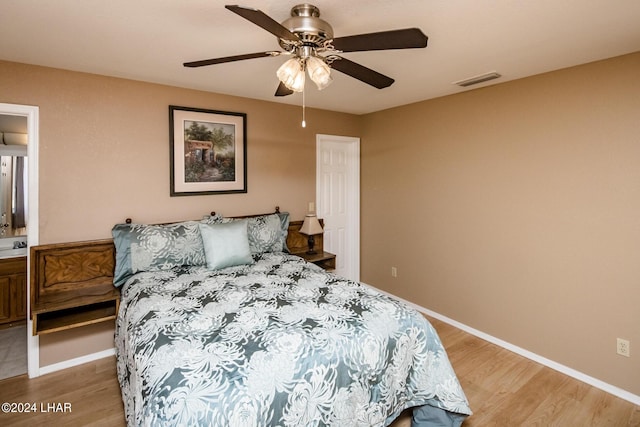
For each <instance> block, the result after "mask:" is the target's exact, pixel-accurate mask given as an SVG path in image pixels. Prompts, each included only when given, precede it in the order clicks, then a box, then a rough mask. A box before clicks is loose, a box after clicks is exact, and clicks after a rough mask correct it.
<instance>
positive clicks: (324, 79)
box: [307, 56, 333, 90]
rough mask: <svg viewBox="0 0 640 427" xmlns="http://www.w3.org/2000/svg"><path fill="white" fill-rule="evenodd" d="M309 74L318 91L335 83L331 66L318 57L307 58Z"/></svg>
mask: <svg viewBox="0 0 640 427" xmlns="http://www.w3.org/2000/svg"><path fill="white" fill-rule="evenodd" d="M307 72H308V73H309V77H311V80H313V82H314V83H315V84H316V86H318V90H322V89H324V88H325V87H327V86H329V85H330V84H331V82H332V81H333V78H331V69H330V68H329V66H328V65H327V64H326V63H325V62H324V61H323V60H322V59H320V58H318V57H316V56H310V57H309V58H307Z"/></svg>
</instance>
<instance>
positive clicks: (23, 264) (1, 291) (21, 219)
mask: <svg viewBox="0 0 640 427" xmlns="http://www.w3.org/2000/svg"><path fill="white" fill-rule="evenodd" d="M0 119H3V121H2V122H1V123H4V124H3V125H2V127H3V129H0V132H2V145H3V147H0V152H1V153H0V156H1V157H0V159H1V162H2V164H3V165H4V166H3V171H2V174H1V175H11V182H10V183H9V184H2V183H0V187H1V186H3V185H4V187H5V188H8V189H9V191H10V194H5V196H2V195H1V194H0V198H2V203H0V211H1V212H0V220H2V224H0V226H1V227H2V228H3V229H5V230H4V231H5V233H3V235H2V236H0V297H1V298H5V294H6V296H7V297H8V298H9V299H8V300H7V301H5V300H4V299H3V300H2V301H0V305H2V306H3V308H6V310H3V312H6V314H8V316H9V318H8V319H6V320H7V321H6V322H4V324H3V325H0V332H2V333H3V334H4V335H9V337H5V338H6V339H11V340H13V342H12V344H11V345H10V346H9V347H10V349H9V351H12V352H15V351H16V350H17V351H18V352H20V351H22V352H21V353H18V354H20V355H19V356H15V355H12V354H9V353H7V355H6V356H7V357H11V358H12V359H21V361H20V362H21V363H19V366H12V367H11V369H7V371H6V373H4V374H2V372H1V368H2V367H1V366H0V375H6V376H13V375H16V374H18V375H19V374H24V373H28V374H29V377H35V376H38V375H39V349H38V338H37V337H33V336H32V335H31V334H30V331H31V328H32V324H31V319H29V316H28V314H29V312H30V307H29V306H30V287H29V285H28V284H29V283H30V272H29V268H28V266H29V265H30V260H29V248H30V247H31V246H35V245H37V244H38V243H39V229H38V141H39V108H38V107H36V106H29V105H20V104H3V103H0ZM10 123H11V124H14V125H17V126H20V127H19V128H11V127H10ZM11 142H13V144H12V143H11ZM24 143H26V149H25V148H24V147H21V148H20V147H16V146H19V145H24ZM2 150H4V152H2ZM25 156H26V157H25ZM9 169H10V170H9ZM2 178H3V177H0V179H2ZM5 224H6V226H5ZM2 326H4V327H2ZM14 327H15V328H18V327H19V329H14ZM14 334H15V336H14ZM16 344H17V345H16ZM25 348H26V352H25V351H24V349H25ZM2 349H3V347H2V344H0V352H2ZM12 363H13V362H12ZM25 366H26V370H25ZM7 368H10V366H9V365H7ZM15 369H18V371H16V370H15Z"/></svg>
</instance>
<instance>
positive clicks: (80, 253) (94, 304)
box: [31, 240, 120, 335]
mask: <svg viewBox="0 0 640 427" xmlns="http://www.w3.org/2000/svg"><path fill="white" fill-rule="evenodd" d="M114 262H115V260H114V247H113V241H111V240H100V241H93V242H84V243H82V242H81V243H62V244H53V245H41V246H34V247H32V248H31V317H32V319H33V335H39V334H45V333H51V332H55V331H63V330H66V329H71V328H76V327H79V326H84V325H90V324H93V323H99V322H106V321H109V320H113V319H115V318H116V315H117V314H118V307H119V305H120V291H119V290H118V289H116V288H115V287H114V286H113V267H114Z"/></svg>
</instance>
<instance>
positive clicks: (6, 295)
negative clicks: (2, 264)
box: [0, 277, 11, 323]
mask: <svg viewBox="0 0 640 427" xmlns="http://www.w3.org/2000/svg"><path fill="white" fill-rule="evenodd" d="M10 321H11V279H10V277H0V323H6V322H10Z"/></svg>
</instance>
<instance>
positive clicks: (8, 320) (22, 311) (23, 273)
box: [0, 257, 27, 327]
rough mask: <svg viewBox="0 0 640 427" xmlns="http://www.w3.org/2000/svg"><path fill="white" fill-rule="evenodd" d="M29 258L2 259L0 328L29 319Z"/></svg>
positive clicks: (0, 270)
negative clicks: (27, 293)
mask: <svg viewBox="0 0 640 427" xmlns="http://www.w3.org/2000/svg"><path fill="white" fill-rule="evenodd" d="M26 292H27V257H15V258H4V259H0V327H2V326H8V325H11V324H12V323H17V322H21V321H23V320H26V318H27V295H26Z"/></svg>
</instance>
